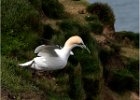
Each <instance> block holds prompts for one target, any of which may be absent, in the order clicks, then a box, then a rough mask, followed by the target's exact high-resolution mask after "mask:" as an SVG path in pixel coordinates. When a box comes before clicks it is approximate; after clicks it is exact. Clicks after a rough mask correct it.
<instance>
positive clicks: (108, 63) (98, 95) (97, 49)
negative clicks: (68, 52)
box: [1, 0, 139, 100]
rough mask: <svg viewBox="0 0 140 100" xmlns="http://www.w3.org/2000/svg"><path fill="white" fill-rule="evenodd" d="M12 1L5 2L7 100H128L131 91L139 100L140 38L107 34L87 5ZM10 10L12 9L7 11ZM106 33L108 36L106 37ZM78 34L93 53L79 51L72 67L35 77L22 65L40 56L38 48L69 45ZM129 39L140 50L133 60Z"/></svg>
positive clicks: (49, 0)
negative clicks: (36, 51) (36, 49)
mask: <svg viewBox="0 0 140 100" xmlns="http://www.w3.org/2000/svg"><path fill="white" fill-rule="evenodd" d="M10 2H11V5H9V0H4V1H2V9H3V11H2V17H3V22H2V37H3V38H2V64H1V65H2V77H1V79H2V92H1V93H2V99H3V100H4V99H33V100H52V99H54V100H67V99H68V100H106V98H107V99H108V100H123V98H125V96H128V95H127V91H134V92H130V94H131V95H133V97H137V95H136V94H135V92H137V93H138V64H139V63H138V57H136V55H137V54H138V48H136V46H134V45H137V41H134V40H136V39H137V36H133V38H130V34H129V35H119V33H118V34H117V33H115V32H114V29H113V31H111V35H109V34H110V32H108V31H107V32H106V31H105V29H104V25H105V23H106V22H105V23H103V21H102V20H101V19H100V18H99V16H98V15H96V14H91V13H88V11H87V10H86V7H87V6H88V3H87V2H86V1H77V0H76V1H75V0H43V1H42V0H29V1H28V0H18V2H16V1H15V0H12V1H10ZM7 5H9V7H10V8H11V9H9V8H8V9H9V10H7V8H6V7H7ZM13 6H14V7H13ZM103 7H104V6H103ZM99 10H100V9H99ZM6 15H8V16H6ZM19 15H20V16H19ZM13 18H15V19H13ZM23 19H24V20H23ZM8 22H11V23H14V24H12V25H10V23H8ZM13 25H14V27H13ZM104 31H105V33H107V34H103V33H104ZM72 35H79V36H81V37H82V39H83V41H84V43H85V44H86V45H87V47H88V48H89V49H90V51H91V54H89V53H88V52H86V51H84V50H81V49H80V50H79V48H75V49H73V52H74V56H70V58H69V61H68V64H67V66H66V67H65V68H64V69H62V70H58V71H52V72H48V71H47V72H41V73H40V72H35V73H34V71H32V70H29V69H24V68H20V67H19V66H17V64H18V63H19V62H24V61H27V60H30V59H32V58H33V57H34V56H36V55H34V54H33V51H34V50H33V49H34V48H35V47H37V46H38V45H41V44H58V45H61V46H63V44H64V42H65V41H66V40H67V39H68V38H69V37H70V36H72ZM124 37H127V38H128V39H130V41H131V47H135V49H133V48H131V49H133V50H135V51H136V52H131V54H132V55H129V56H128V53H130V51H127V49H124V48H130V47H129V43H128V45H127V46H126V45H122V43H123V38H124ZM124 46H125V47H124ZM135 53H136V54H135ZM120 83H122V84H120ZM128 83H129V84H128ZM118 84H120V85H118ZM122 92H126V94H124V96H122V97H121V96H120V95H119V94H118V93H122ZM131 98H132V97H131V96H130V98H129V99H130V100H134V99H131ZM129 99H128V100H129Z"/></svg>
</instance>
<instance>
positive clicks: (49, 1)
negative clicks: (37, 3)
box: [42, 0, 65, 19]
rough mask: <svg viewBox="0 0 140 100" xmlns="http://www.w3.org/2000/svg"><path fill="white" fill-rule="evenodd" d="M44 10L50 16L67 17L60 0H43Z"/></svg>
mask: <svg viewBox="0 0 140 100" xmlns="http://www.w3.org/2000/svg"><path fill="white" fill-rule="evenodd" d="M52 8H53V9H52ZM42 10H43V12H44V13H45V14H46V16H48V17H50V18H56V19H59V18H63V17H65V11H64V6H63V5H62V4H61V3H59V1H58V0H42Z"/></svg>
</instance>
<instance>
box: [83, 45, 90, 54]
mask: <svg viewBox="0 0 140 100" xmlns="http://www.w3.org/2000/svg"><path fill="white" fill-rule="evenodd" d="M81 47H82V48H84V49H86V50H87V51H88V52H89V53H91V52H90V50H89V48H87V47H86V45H84V44H83V45H81Z"/></svg>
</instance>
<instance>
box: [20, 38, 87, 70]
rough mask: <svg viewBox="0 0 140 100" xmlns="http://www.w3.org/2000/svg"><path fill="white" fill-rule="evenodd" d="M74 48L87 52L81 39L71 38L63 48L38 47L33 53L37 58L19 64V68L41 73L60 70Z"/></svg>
mask: <svg viewBox="0 0 140 100" xmlns="http://www.w3.org/2000/svg"><path fill="white" fill-rule="evenodd" d="M74 47H81V48H85V49H87V50H88V51H89V49H88V48H87V47H86V46H85V45H84V42H83V40H82V39H81V37H79V36H72V37H70V38H69V39H68V40H67V41H66V42H65V44H64V47H63V48H62V47H59V46H51V45H41V46H38V47H37V48H36V49H35V51H34V53H37V56H38V57H35V58H34V59H33V60H30V61H28V62H26V63H23V64H19V66H22V67H26V66H31V68H33V69H36V70H42V71H45V70H57V69H62V68H64V67H65V66H66V64H67V60H68V58H69V56H70V55H73V52H72V51H71V50H72V49H73V48H74ZM89 52H90V51H89Z"/></svg>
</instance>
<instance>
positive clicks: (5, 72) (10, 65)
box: [1, 56, 35, 95]
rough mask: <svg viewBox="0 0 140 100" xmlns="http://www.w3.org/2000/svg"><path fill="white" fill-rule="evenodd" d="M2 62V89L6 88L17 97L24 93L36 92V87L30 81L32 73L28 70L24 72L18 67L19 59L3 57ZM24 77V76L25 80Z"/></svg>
mask: <svg viewBox="0 0 140 100" xmlns="http://www.w3.org/2000/svg"><path fill="white" fill-rule="evenodd" d="M1 60H2V64H1V66H2V68H1V72H2V75H1V79H2V81H1V85H2V88H5V89H6V90H8V91H10V92H11V93H13V94H15V95H17V94H18V95H19V94H20V93H22V92H24V91H32V90H35V87H34V86H33V85H32V84H31V83H30V81H29V80H30V79H31V76H32V75H31V73H30V72H29V71H28V70H23V69H21V68H20V67H19V66H17V64H18V61H17V59H15V58H14V59H12V58H8V57H6V56H2V59H1ZM22 75H24V78H23V76H22Z"/></svg>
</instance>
